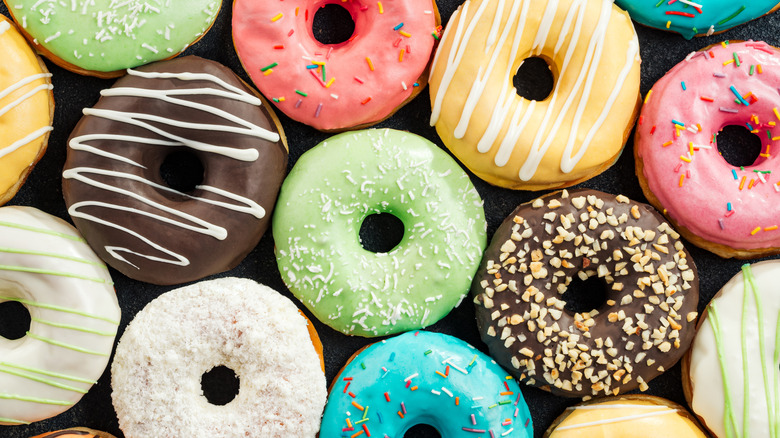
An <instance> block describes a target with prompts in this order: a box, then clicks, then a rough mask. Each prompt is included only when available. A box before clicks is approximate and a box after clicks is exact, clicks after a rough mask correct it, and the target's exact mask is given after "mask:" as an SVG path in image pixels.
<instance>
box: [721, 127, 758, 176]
mask: <svg viewBox="0 0 780 438" xmlns="http://www.w3.org/2000/svg"><path fill="white" fill-rule="evenodd" d="M715 143H716V144H717V146H718V152H719V153H720V155H721V156H722V157H723V159H724V160H726V162H727V163H729V164H731V165H732V166H735V167H742V166H753V165H757V164H760V161H764V160H763V157H760V155H761V149H762V146H761V137H759V136H757V135H756V134H753V133H751V132H750V131H749V130H748V129H747V128H746V127H744V126H741V125H728V126H725V127H723V129H721V130H720V132H718V134H717V136H716V137H715ZM759 158H761V160H759Z"/></svg>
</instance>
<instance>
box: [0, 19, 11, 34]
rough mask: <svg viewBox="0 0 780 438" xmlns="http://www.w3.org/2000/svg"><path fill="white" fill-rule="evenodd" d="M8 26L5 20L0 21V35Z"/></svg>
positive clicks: (9, 26)
mask: <svg viewBox="0 0 780 438" xmlns="http://www.w3.org/2000/svg"><path fill="white" fill-rule="evenodd" d="M10 28H11V25H10V24H8V22H7V21H3V22H0V35H2V34H4V33H5V32H6V31H7V30H8V29H10Z"/></svg>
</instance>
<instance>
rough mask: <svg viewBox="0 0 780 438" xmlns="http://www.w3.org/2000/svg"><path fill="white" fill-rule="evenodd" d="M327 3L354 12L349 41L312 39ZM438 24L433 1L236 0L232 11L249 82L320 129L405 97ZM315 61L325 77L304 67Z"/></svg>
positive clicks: (359, 118) (384, 112)
mask: <svg viewBox="0 0 780 438" xmlns="http://www.w3.org/2000/svg"><path fill="white" fill-rule="evenodd" d="M327 4H337V5H340V6H342V7H344V8H345V9H346V10H347V11H348V12H349V13H350V14H351V16H352V19H353V21H354V22H355V32H354V34H353V35H352V38H350V40H348V41H345V42H343V43H340V44H333V45H326V44H322V43H320V42H319V41H317V40H316V39H315V38H314V35H313V32H312V19H313V17H314V13H315V12H316V11H317V10H318V9H319V8H321V7H323V6H325V5H327ZM380 5H381V6H380ZM380 8H381V12H380ZM280 14H281V15H280ZM400 24H403V26H401V27H399V25H400ZM435 28H436V13H435V11H434V7H433V4H432V2H431V0H380V1H369V0H349V1H339V0H324V1H323V0H320V1H301V0H298V1H296V0H236V2H235V4H234V10H233V39H234V43H235V46H236V51H237V52H238V55H239V57H240V58H241V62H242V63H243V65H244V68H245V69H246V71H247V73H248V74H249V76H250V77H251V78H252V81H253V82H254V83H255V85H257V87H258V88H259V89H260V91H261V92H262V93H263V94H264V95H265V96H266V97H268V98H269V99H272V100H273V101H274V103H275V105H276V106H277V107H278V108H279V109H280V110H282V111H283V112H284V113H285V114H287V115H288V116H290V117H291V118H293V119H295V120H298V121H300V122H303V123H305V124H307V125H310V126H312V127H314V128H317V129H321V130H333V129H342V128H349V127H353V126H359V125H365V124H370V123H374V122H378V121H380V120H382V119H384V118H385V117H387V116H388V115H390V114H391V113H392V112H393V110H394V109H395V108H396V107H397V106H399V105H401V104H402V103H403V102H404V101H405V100H406V99H407V98H409V96H411V94H412V90H413V88H414V87H415V82H416V81H417V78H418V77H419V76H420V75H421V74H422V72H423V71H424V70H425V67H426V65H427V64H428V60H429V58H430V55H431V51H432V50H433V45H434V41H435V40H434V36H433V32H434V31H435ZM402 51H403V55H402V54H401V52H402ZM366 58H369V59H370V60H371V64H372V66H373V70H372V69H371V66H369V62H368V61H367V59H366ZM315 61H316V62H324V63H325V73H326V77H325V80H324V81H323V80H322V70H321V68H317V69H307V68H306V67H307V66H308V65H312V64H313V63H314V62H315ZM274 63H276V64H277V65H275V66H273V67H271V68H270V70H273V72H272V73H270V74H264V72H263V71H261V69H264V68H265V67H267V66H270V65H273V64H274ZM267 71H268V70H266V73H267ZM332 79H333V82H332V83H331V84H330V86H327V84H328V83H329V82H330V81H331V80H332ZM299 92H300V93H299ZM304 94H305V96H304Z"/></svg>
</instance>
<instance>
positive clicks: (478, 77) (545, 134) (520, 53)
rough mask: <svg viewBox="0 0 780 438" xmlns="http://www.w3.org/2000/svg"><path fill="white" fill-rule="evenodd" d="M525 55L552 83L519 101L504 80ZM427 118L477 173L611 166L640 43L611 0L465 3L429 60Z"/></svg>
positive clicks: (523, 184)
mask: <svg viewBox="0 0 780 438" xmlns="http://www.w3.org/2000/svg"><path fill="white" fill-rule="evenodd" d="M530 57H540V58H542V59H544V60H545V61H546V62H547V64H548V65H549V66H550V69H551V71H552V75H553V78H554V80H555V86H554V87H553V90H552V93H551V94H550V96H548V97H547V98H545V99H544V100H540V101H535V100H527V99H525V98H522V97H520V96H518V95H517V93H516V92H515V89H514V87H513V85H512V81H513V76H514V75H515V72H516V71H517V69H518V68H519V67H520V65H522V64H523V62H524V60H525V59H527V58H530ZM430 90H431V104H432V105H433V111H432V114H431V126H433V125H435V126H436V131H437V132H438V133H439V136H440V137H441V139H442V141H443V142H444V144H445V146H447V148H449V149H450V151H452V153H453V154H454V155H455V156H456V157H457V158H458V159H459V160H460V161H462V162H463V164H465V165H466V166H467V167H468V168H469V169H470V170H471V171H472V172H474V173H475V174H476V175H477V176H478V177H480V178H482V179H484V180H485V181H487V182H489V183H491V184H494V185H497V186H501V187H507V188H511V189H522V190H544V189H552V188H561V187H568V186H571V185H573V184H576V183H578V182H580V181H584V180H586V179H588V178H591V177H593V176H596V175H597V174H599V173H601V172H603V171H604V170H606V169H607V168H608V167H609V166H611V165H612V164H613V163H614V162H615V161H616V160H617V158H618V157H619V156H620V153H621V151H622V149H623V145H624V144H625V142H626V139H627V138H628V134H629V132H630V131H631V126H632V125H633V122H634V119H635V117H636V113H637V110H638V103H639V44H638V42H637V36H636V32H635V31H634V26H633V25H632V24H631V20H630V18H629V17H628V14H626V13H625V12H624V11H622V10H620V9H619V8H617V7H616V6H614V5H613V4H612V0H561V1H554V2H553V1H549V2H548V1H543V0H517V1H505V0H503V1H488V0H473V1H471V0H469V1H466V2H465V3H464V4H463V5H462V6H461V7H460V8H459V9H458V10H457V11H455V13H454V14H453V15H452V18H450V22H449V24H448V26H447V29H446V31H445V32H444V36H443V37H442V41H441V44H440V45H439V48H438V50H437V51H436V56H435V57H434V60H433V65H432V66H431V77H430Z"/></svg>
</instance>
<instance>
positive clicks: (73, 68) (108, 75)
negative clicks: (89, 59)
mask: <svg viewBox="0 0 780 438" xmlns="http://www.w3.org/2000/svg"><path fill="white" fill-rule="evenodd" d="M216 1H218V2H219V9H220V10H222V6H223V3H224V2H223V0H216ZM3 3H5V7H6V8H7V9H8V13H9V14H11V17H10V19H11V20H13V22H14V23H16V17H15V16H14V14H13V13H12V12H11V11H12V10H13V8H12V5H11V4H10V0H3ZM218 17H219V12H217V15H215V16H214V20H211V23H210V24H209V27H207V28H206V30H204V31H203V32H202V33H201V34H200V35H199V36H198V37H197V38H196V39H195V40H193V41H192V42H190V43H189V44H188V45H187V46H185V47H184V49H182V51H181V52H178V53H174V54H173V55H171V56H169V57H167V58H164V59H158V60H156V61H153V62H148V63H146V64H141V65H148V64H152V63H154V62H160V61H168V60H171V59H173V58H176V57H177V56H179V55H181V54H182V53H184V51H185V50H187V49H189V48H190V47H192V46H193V45H195V44H196V43H197V42H198V41H200V40H201V39H202V38H203V37H204V36H206V34H207V33H208V32H209V31H210V30H211V28H212V27H213V26H214V23H216V21H217V18H218ZM17 28H18V29H19V30H20V31H21V34H22V35H23V36H24V38H25V39H26V40H27V42H28V43H29V44H30V46H32V47H33V49H34V50H35V51H36V52H37V53H38V54H39V55H41V56H44V57H46V58H47V59H48V60H49V61H51V62H52V63H54V64H55V65H57V66H58V67H61V68H63V69H65V70H68V71H70V72H72V73H76V74H78V75H82V76H92V77H96V78H98V79H115V78H118V77H121V76H124V75H125V73H126V71H127V69H121V70H112V71H99V70H87V69H84V68H81V67H79V66H77V65H75V64H71V63H70V62H68V61H65V60H64V59H62V58H60V57H58V56H56V55H55V54H54V53H52V52H51V51H50V50H48V49H47V48H45V47H44V46H43V45H42V44H39V43H38V42H37V40H36V39H35V38H34V37H33V36H32V35H30V34H29V33H27V30H26V29H23V28H21V27H19V26H17ZM135 67H140V65H137V66H135ZM135 67H128V68H135Z"/></svg>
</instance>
